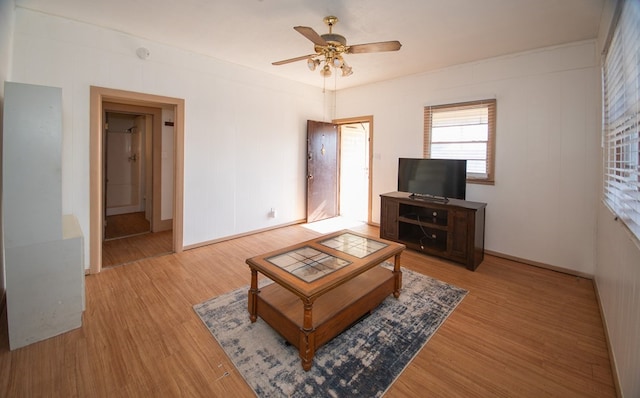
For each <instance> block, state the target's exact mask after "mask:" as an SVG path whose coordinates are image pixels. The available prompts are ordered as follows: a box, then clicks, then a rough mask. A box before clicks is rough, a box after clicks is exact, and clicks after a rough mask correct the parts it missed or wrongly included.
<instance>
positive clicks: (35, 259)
mask: <svg viewBox="0 0 640 398" xmlns="http://www.w3.org/2000/svg"><path fill="white" fill-rule="evenodd" d="M4 95H5V98H4V125H3V149H2V150H3V160H2V162H3V163H2V178H3V187H2V212H3V214H2V215H3V220H4V242H3V243H4V249H5V259H4V260H5V273H6V294H7V318H8V326H9V347H10V349H12V350H13V349H16V348H19V347H23V346H25V345H28V344H31V343H34V342H36V341H40V340H44V339H46V338H49V337H53V336H56V335H58V334H60V333H63V332H66V331H69V330H72V329H75V328H78V327H80V326H81V325H82V312H83V310H84V263H83V242H82V240H83V237H82V232H81V230H80V227H79V225H78V222H77V220H76V219H75V217H74V216H73V215H63V214H62V90H61V89H59V88H55V87H44V86H36V85H30V84H21V83H11V82H5V90H4Z"/></svg>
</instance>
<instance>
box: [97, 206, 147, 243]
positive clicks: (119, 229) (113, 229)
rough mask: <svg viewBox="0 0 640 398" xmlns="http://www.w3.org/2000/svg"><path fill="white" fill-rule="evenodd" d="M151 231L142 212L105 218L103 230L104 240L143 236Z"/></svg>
mask: <svg viewBox="0 0 640 398" xmlns="http://www.w3.org/2000/svg"><path fill="white" fill-rule="evenodd" d="M150 230H151V223H150V222H149V221H148V220H147V219H146V218H145V215H144V212H136V213H126V214H117V215H115V216H107V225H106V227H105V229H104V237H105V239H115V238H122V237H125V236H132V235H138V234H143V233H145V232H149V231H150Z"/></svg>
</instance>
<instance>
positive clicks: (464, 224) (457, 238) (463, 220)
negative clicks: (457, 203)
mask: <svg viewBox="0 0 640 398" xmlns="http://www.w3.org/2000/svg"><path fill="white" fill-rule="evenodd" d="M449 214H450V216H451V218H450V219H449V221H450V222H451V227H452V229H453V231H452V232H453V233H452V237H453V239H451V255H452V256H453V257H455V258H456V259H457V261H460V262H464V263H465V264H466V263H467V256H468V253H469V252H468V242H469V241H468V237H469V233H468V228H469V222H470V217H469V213H468V212H466V211H461V210H456V211H450V212H449Z"/></svg>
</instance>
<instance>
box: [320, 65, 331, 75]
mask: <svg viewBox="0 0 640 398" xmlns="http://www.w3.org/2000/svg"><path fill="white" fill-rule="evenodd" d="M320 75H322V77H329V76H331V68H330V67H329V64H324V66H323V67H322V69H320Z"/></svg>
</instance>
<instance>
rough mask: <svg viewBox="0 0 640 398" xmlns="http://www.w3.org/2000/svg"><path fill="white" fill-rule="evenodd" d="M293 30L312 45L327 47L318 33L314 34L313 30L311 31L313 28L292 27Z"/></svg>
mask: <svg viewBox="0 0 640 398" xmlns="http://www.w3.org/2000/svg"><path fill="white" fill-rule="evenodd" d="M293 29H295V30H296V31H298V33H300V34H301V35H302V36H304V37H306V38H307V39H309V40H311V41H312V42H313V44H316V45H318V46H327V45H329V44H328V43H327V42H326V41H325V40H324V39H323V38H322V37H321V36H320V35H319V34H318V33H316V31H315V30H313V28H310V27H308V26H294V27H293Z"/></svg>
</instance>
